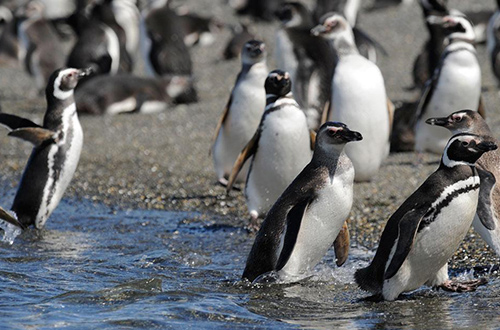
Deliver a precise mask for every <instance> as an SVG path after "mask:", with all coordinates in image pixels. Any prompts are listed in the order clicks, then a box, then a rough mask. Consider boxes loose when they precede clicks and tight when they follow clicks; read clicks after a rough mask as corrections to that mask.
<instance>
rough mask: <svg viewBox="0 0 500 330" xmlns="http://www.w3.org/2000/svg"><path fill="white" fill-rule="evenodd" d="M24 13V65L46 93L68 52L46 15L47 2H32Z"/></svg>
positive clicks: (38, 86) (22, 32)
mask: <svg viewBox="0 0 500 330" xmlns="http://www.w3.org/2000/svg"><path fill="white" fill-rule="evenodd" d="M20 11H21V13H20V15H21V17H22V19H21V23H20V24H19V28H18V29H19V31H18V35H19V40H20V41H21V45H22V50H23V51H22V57H23V61H24V66H25V69H26V71H27V72H28V73H29V74H30V75H31V76H33V77H34V79H35V83H36V86H37V88H38V91H39V92H40V93H42V92H43V90H44V88H45V86H47V83H48V82H49V78H50V76H51V75H52V73H53V72H54V71H55V70H57V69H58V68H60V67H62V66H64V64H65V61H66V53H65V51H64V48H63V45H62V41H61V40H60V38H59V35H58V34H57V31H56V30H55V28H54V26H53V25H52V23H51V22H50V21H49V20H48V19H46V18H45V17H44V16H43V12H44V5H43V3H41V2H40V1H30V2H28V3H27V4H26V5H25V6H24V7H23V8H22V9H21V10H20Z"/></svg>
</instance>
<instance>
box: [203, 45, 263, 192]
mask: <svg viewBox="0 0 500 330" xmlns="http://www.w3.org/2000/svg"><path fill="white" fill-rule="evenodd" d="M266 56H267V52H266V49H265V45H264V43H263V42H262V41H257V40H251V41H249V42H247V43H246V44H245V45H244V46H243V49H242V51H241V64H242V68H241V71H240V73H239V74H238V77H237V79H236V82H235V84H234V87H233V90H232V92H231V96H230V97H229V100H228V102H227V104H226V107H225V109H224V111H223V113H222V116H221V118H220V119H219V121H218V123H217V127H216V129H215V135H214V138H213V146H212V156H213V161H214V167H215V172H216V175H217V179H218V180H219V182H221V183H222V184H227V179H228V178H229V175H230V174H231V170H232V169H233V165H234V162H235V160H236V158H237V157H238V155H239V153H240V152H241V150H242V149H243V148H244V147H245V145H246V144H247V143H248V141H250V140H251V139H252V136H253V135H254V133H255V131H256V130H257V128H258V127H259V123H260V120H261V118H262V113H263V112H264V108H265V107H266V90H265V89H264V82H265V81H266V78H267V75H268V74H269V70H268V69H267V65H266ZM248 166H249V165H245V166H244V167H243V168H242V169H241V170H240V173H239V174H238V177H237V178H236V182H244V181H245V179H246V176H247V173H248Z"/></svg>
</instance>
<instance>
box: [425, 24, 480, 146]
mask: <svg viewBox="0 0 500 330" xmlns="http://www.w3.org/2000/svg"><path fill="white" fill-rule="evenodd" d="M428 20H429V21H430V23H432V24H438V25H441V26H442V27H443V28H444V29H445V31H446V32H447V40H448V41H449V44H448V46H446V48H445V50H444V52H443V54H442V56H441V61H440V64H439V66H438V68H437V69H436V70H435V72H434V75H433V77H432V79H430V80H429V81H428V82H427V84H426V88H425V90H424V91H423V93H422V96H421V98H420V102H419V105H418V108H417V113H416V124H415V150H416V151H418V152H424V151H429V152H433V153H436V154H440V153H441V152H442V150H443V149H444V146H445V145H446V143H447V141H448V139H449V138H450V136H451V134H450V133H449V132H447V131H446V130H443V129H441V128H439V127H433V126H429V125H427V124H426V123H425V121H426V120H427V119H429V118H431V117H446V116H448V115H449V114H450V113H452V112H454V111H456V110H457V109H473V110H478V111H480V113H481V112H483V111H484V110H483V109H482V102H481V68H480V66H479V63H478V59H477V55H476V49H475V47H474V44H473V43H474V37H475V36H474V31H473V29H472V24H471V23H470V21H469V20H468V19H467V18H465V17H463V16H455V15H449V16H444V17H438V16H431V17H429V18H428Z"/></svg>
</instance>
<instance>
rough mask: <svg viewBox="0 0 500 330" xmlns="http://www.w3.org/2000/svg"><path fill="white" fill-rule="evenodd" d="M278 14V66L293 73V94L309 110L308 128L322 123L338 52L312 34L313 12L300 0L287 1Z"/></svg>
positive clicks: (307, 111) (307, 114)
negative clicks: (295, 0)
mask: <svg viewBox="0 0 500 330" xmlns="http://www.w3.org/2000/svg"><path fill="white" fill-rule="evenodd" d="M277 16H278V18H279V19H280V21H281V24H282V28H281V29H280V30H278V31H277V33H276V52H275V57H276V63H277V66H278V67H280V68H282V69H283V70H285V71H287V72H289V73H290V77H291V80H292V81H293V95H294V97H295V99H296V101H297V103H298V104H299V106H300V107H301V109H303V110H304V111H305V113H306V116H307V120H308V124H309V128H311V129H317V128H318V127H319V126H320V124H321V123H320V121H321V113H322V112H323V109H324V108H325V106H326V105H327V103H328V102H329V100H330V94H331V82H332V76H333V72H334V69H335V61H334V60H333V59H334V58H335V52H334V50H333V49H332V47H331V46H330V44H329V43H328V41H326V40H324V39H323V38H320V37H317V36H313V35H311V32H310V31H311V29H312V28H313V27H314V21H313V17H312V13H311V12H310V11H309V9H307V7H306V6H305V5H304V4H302V3H299V2H285V3H284V4H283V6H282V7H281V8H280V10H279V11H278V12H277Z"/></svg>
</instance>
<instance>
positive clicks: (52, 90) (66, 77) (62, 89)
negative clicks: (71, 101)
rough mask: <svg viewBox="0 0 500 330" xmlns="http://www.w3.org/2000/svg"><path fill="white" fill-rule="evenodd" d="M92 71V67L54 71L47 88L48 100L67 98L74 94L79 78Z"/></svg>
mask: <svg viewBox="0 0 500 330" xmlns="http://www.w3.org/2000/svg"><path fill="white" fill-rule="evenodd" d="M91 73H92V70H90V69H73V68H63V69H58V70H56V71H54V72H53V73H52V75H51V76H50V78H49V82H48V84H47V88H46V89H45V95H46V97H47V100H51V99H54V98H55V99H58V100H61V101H62V100H65V99H67V98H68V97H70V96H72V95H73V89H74V88H75V87H76V85H77V84H78V80H80V79H81V78H83V77H86V76H88V75H90V74H91Z"/></svg>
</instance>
